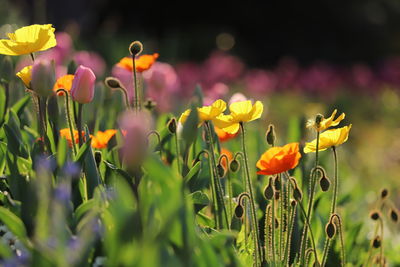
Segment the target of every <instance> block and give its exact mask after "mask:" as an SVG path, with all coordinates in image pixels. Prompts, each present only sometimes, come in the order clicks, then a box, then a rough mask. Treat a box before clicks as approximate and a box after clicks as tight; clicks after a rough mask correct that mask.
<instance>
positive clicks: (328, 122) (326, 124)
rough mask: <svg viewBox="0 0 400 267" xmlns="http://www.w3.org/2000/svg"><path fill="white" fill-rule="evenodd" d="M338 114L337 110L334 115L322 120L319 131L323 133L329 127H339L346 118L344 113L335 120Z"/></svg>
mask: <svg viewBox="0 0 400 267" xmlns="http://www.w3.org/2000/svg"><path fill="white" fill-rule="evenodd" d="M336 113H337V109H335V110H334V111H333V112H332V115H331V116H330V117H329V118H326V119H324V120H322V121H321V123H320V127H319V128H318V131H323V130H326V129H328V128H329V127H334V126H337V125H338V124H339V123H340V122H341V121H342V120H343V119H344V117H345V114H344V113H342V114H341V115H340V116H339V117H337V118H336V119H334V118H335V115H336Z"/></svg>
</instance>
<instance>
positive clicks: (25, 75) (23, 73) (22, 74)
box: [16, 65, 32, 88]
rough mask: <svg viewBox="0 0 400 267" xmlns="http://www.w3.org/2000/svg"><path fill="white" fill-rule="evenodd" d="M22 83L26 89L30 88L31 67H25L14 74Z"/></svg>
mask: <svg viewBox="0 0 400 267" xmlns="http://www.w3.org/2000/svg"><path fill="white" fill-rule="evenodd" d="M16 75H17V76H18V77H19V78H20V79H21V80H22V82H23V83H24V84H25V86H26V88H31V80H32V65H30V66H26V67H25V68H23V69H22V70H20V71H19V72H17V74H16Z"/></svg>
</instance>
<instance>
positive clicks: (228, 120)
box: [212, 114, 233, 132]
mask: <svg viewBox="0 0 400 267" xmlns="http://www.w3.org/2000/svg"><path fill="white" fill-rule="evenodd" d="M212 122H213V123H214V125H215V126H217V127H218V128H220V129H224V128H226V127H229V126H231V125H232V124H233V122H232V116H231V115H224V114H221V115H219V116H217V117H215V118H214V119H213V120H212ZM225 132H226V131H225Z"/></svg>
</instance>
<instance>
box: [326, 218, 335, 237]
mask: <svg viewBox="0 0 400 267" xmlns="http://www.w3.org/2000/svg"><path fill="white" fill-rule="evenodd" d="M325 233H326V235H327V236H328V238H329V239H332V238H333V237H334V236H335V234H336V226H335V224H334V223H333V222H332V221H331V220H330V221H329V222H328V223H327V224H326V227H325Z"/></svg>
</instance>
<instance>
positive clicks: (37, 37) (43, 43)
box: [0, 24, 57, 56]
mask: <svg viewBox="0 0 400 267" xmlns="http://www.w3.org/2000/svg"><path fill="white" fill-rule="evenodd" d="M54 31H55V29H54V28H53V27H52V26H51V24H46V25H38V24H34V25H30V26H26V27H22V28H20V29H18V30H16V31H15V33H9V34H8V37H9V38H10V39H9V40H7V39H2V40H0V54H4V55H11V56H15V55H24V54H29V53H34V52H38V51H44V50H47V49H49V48H51V47H54V46H56V45H57V41H56V38H55V35H54Z"/></svg>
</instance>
